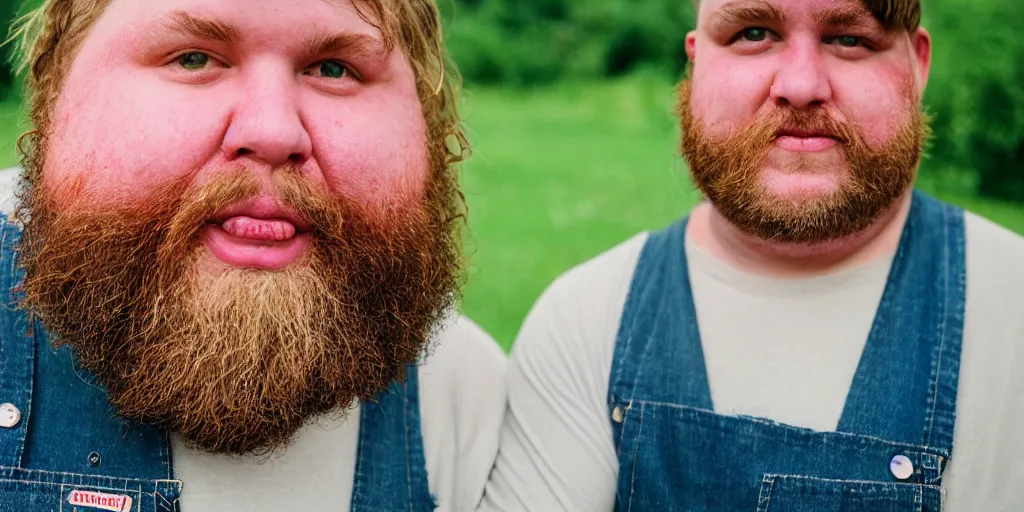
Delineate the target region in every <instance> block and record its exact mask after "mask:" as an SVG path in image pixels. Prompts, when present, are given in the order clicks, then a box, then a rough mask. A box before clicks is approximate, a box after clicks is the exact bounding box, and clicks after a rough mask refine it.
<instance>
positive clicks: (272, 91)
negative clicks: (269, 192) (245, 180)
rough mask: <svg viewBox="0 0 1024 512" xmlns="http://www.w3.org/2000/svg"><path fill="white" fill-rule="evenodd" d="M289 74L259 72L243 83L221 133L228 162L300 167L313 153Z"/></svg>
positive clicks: (268, 71)
mask: <svg viewBox="0 0 1024 512" xmlns="http://www.w3.org/2000/svg"><path fill="white" fill-rule="evenodd" d="M290 78H291V75H290V74H288V73H283V72H280V71H278V72H274V71H273V70H269V69H268V70H259V73H253V74H252V75H250V77H249V79H248V80H247V81H245V82H244V86H243V87H242V88H241V91H240V92H241V94H240V95H239V100H238V103H237V105H236V107H235V109H234V111H233V113H232V116H231V120H230V123H229V124H228V128H227V132H226V133H225V134H224V141H223V151H224V156H225V158H227V159H228V160H237V159H242V158H247V159H252V160H257V161H259V162H262V163H264V164H266V165H269V166H271V167H279V166H282V165H286V164H302V163H303V162H305V161H306V160H308V159H309V158H310V156H311V154H312V151H313V143H312V141H311V140H310V136H309V132H308V131H307V130H306V127H305V126H304V124H303V120H302V115H301V112H300V110H299V101H298V96H299V90H298V88H297V87H295V86H294V85H293V84H294V81H293V80H291V79H290Z"/></svg>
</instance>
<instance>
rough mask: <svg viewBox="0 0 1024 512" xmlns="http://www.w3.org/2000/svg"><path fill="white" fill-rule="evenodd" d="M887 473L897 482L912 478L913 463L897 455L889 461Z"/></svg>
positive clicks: (904, 456) (903, 456) (905, 457)
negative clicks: (889, 472)
mask: <svg viewBox="0 0 1024 512" xmlns="http://www.w3.org/2000/svg"><path fill="white" fill-rule="evenodd" d="M889 471H891V472H892V476H894V477H896V479H897V480H906V479H908V478H910V477H912V476H914V463H913V462H911V461H910V459H909V458H908V457H907V456H906V455H897V456H895V457H893V458H892V460H891V461H889Z"/></svg>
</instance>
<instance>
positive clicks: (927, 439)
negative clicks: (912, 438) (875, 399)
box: [924, 212, 950, 445]
mask: <svg viewBox="0 0 1024 512" xmlns="http://www.w3.org/2000/svg"><path fill="white" fill-rule="evenodd" d="M943 213H945V212H943ZM943 217H946V216H945V215H944V216H943ZM943 220H946V219H945V218H944V219H943ZM942 231H943V233H942V234H943V236H942V240H943V241H944V242H945V243H944V244H942V272H940V273H939V276H940V279H941V285H940V286H942V292H943V293H942V298H943V300H942V301H941V302H942V305H941V308H942V314H941V315H939V319H940V320H939V325H938V326H937V327H938V333H937V335H938V338H939V343H938V345H937V346H936V347H935V351H934V352H933V354H932V358H933V359H932V361H934V367H933V372H934V373H933V374H932V382H931V388H932V389H931V396H930V397H929V399H928V400H929V402H930V403H929V409H930V410H929V411H928V418H926V423H925V424H926V425H928V427H927V429H926V430H925V432H924V443H925V445H930V444H931V443H932V442H933V436H934V434H933V431H934V428H935V414H936V412H937V411H938V407H939V389H940V383H939V380H940V379H941V378H942V359H943V355H944V352H945V345H946V331H947V321H948V320H947V317H948V315H949V297H947V296H946V293H945V292H946V291H947V290H949V283H948V282H947V280H948V279H949V275H948V274H949V246H950V240H949V230H948V229H947V222H943V223H942Z"/></svg>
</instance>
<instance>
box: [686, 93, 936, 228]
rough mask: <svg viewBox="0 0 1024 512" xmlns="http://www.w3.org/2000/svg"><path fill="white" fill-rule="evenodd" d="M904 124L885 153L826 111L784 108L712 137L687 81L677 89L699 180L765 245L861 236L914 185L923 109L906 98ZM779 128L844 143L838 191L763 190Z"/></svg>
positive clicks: (719, 206)
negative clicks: (788, 193)
mask: <svg viewBox="0 0 1024 512" xmlns="http://www.w3.org/2000/svg"><path fill="white" fill-rule="evenodd" d="M907 96H908V97H907V104H908V108H907V109H906V113H905V116H904V117H905V118H906V122H904V124H903V125H902V126H900V127H899V129H898V131H897V133H896V136H895V137H893V138H892V139H891V140H890V141H889V143H888V144H887V145H886V146H885V147H883V148H881V149H877V150H876V149H872V148H871V147H870V146H869V145H868V144H867V143H866V142H865V140H864V137H863V135H862V134H861V133H860V131H859V130H858V129H857V128H856V127H854V126H852V125H848V124H845V123H841V122H838V121H836V120H835V119H833V118H831V117H830V116H829V115H828V113H827V112H825V111H824V110H821V109H818V110H796V109H791V108H782V107H779V108H777V109H776V110H774V111H773V112H771V113H769V114H768V115H765V116H763V117H760V118H758V119H756V120H755V121H754V123H752V124H751V125H750V126H748V127H746V128H745V129H743V130H741V131H739V132H738V133H736V134H735V135H732V136H730V137H724V138H723V137H712V136H711V135H709V134H708V133H706V131H705V130H704V127H703V126H702V125H701V123H700V122H699V120H697V119H695V118H694V116H693V111H692V106H691V103H690V100H691V97H690V81H689V80H685V81H683V83H682V85H681V86H680V89H679V103H678V110H679V117H680V120H681V122H682V138H681V141H680V148H681V151H682V154H683V156H684V157H685V158H686V162H687V165H688V166H689V168H690V174H691V175H692V177H693V180H694V183H695V184H696V185H697V187H698V188H699V189H700V190H701V191H702V192H703V193H704V194H705V195H706V196H707V198H708V200H709V201H710V202H711V204H712V205H713V206H714V207H715V209H716V210H717V211H718V212H719V213H721V214H722V215H723V216H724V217H725V218H726V219H728V220H729V221H730V223H732V224H733V225H735V226H736V227H738V228H739V229H740V230H742V231H743V232H745V233H747V234H750V235H753V236H756V237H758V238H760V239H762V240H769V241H773V242H781V243H796V244H816V243H821V242H826V241H829V240H835V239H841V238H844V237H847V236H850V235H853V234H855V233H858V232H860V231H862V230H864V229H866V228H867V227H868V226H870V225H871V224H872V223H873V222H874V221H875V220H877V219H878V218H879V217H880V216H881V215H882V214H883V213H884V212H885V211H886V210H888V209H889V208H891V207H892V206H893V205H894V204H895V203H896V201H897V199H899V198H900V197H901V196H902V195H903V194H904V193H905V192H906V191H907V189H908V188H909V187H910V186H911V184H912V183H913V181H914V177H915V175H916V172H917V166H918V163H919V162H920V159H921V153H922V148H923V147H924V144H925V141H926V139H927V136H928V126H927V122H926V120H925V117H924V115H923V114H922V112H921V110H920V107H912V106H911V105H912V103H911V101H912V100H911V99H910V95H909V93H908V94H907ZM782 127H789V128H794V127H800V128H803V129H806V130H809V131H826V132H830V133H833V134H836V135H838V136H839V137H840V138H841V139H842V140H843V141H844V143H843V154H844V156H845V163H846V165H847V169H846V173H845V175H844V176H841V178H840V179H841V180H842V181H841V184H840V185H839V188H838V189H837V190H836V191H834V192H833V193H830V194H826V195H822V196H817V197H800V198H781V197H777V196H775V195H773V194H772V193H771V192H769V191H768V190H766V188H765V186H764V184H763V182H762V166H763V165H764V163H765V160H766V158H767V156H768V152H769V151H770V150H771V148H772V147H773V145H774V142H775V136H776V134H777V132H778V130H779V129H780V128H782Z"/></svg>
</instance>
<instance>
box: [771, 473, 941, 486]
mask: <svg viewBox="0 0 1024 512" xmlns="http://www.w3.org/2000/svg"><path fill="white" fill-rule="evenodd" d="M764 476H765V477H771V478H772V479H779V478H785V479H790V480H806V481H812V482H824V483H830V484H859V485H872V486H892V487H898V488H903V487H911V486H912V487H930V488H938V487H940V486H939V485H936V484H926V483H914V482H886V481H882V480H844V479H841V478H819V477H816V476H810V475H785V474H776V473H766V474H765V475H764Z"/></svg>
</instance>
